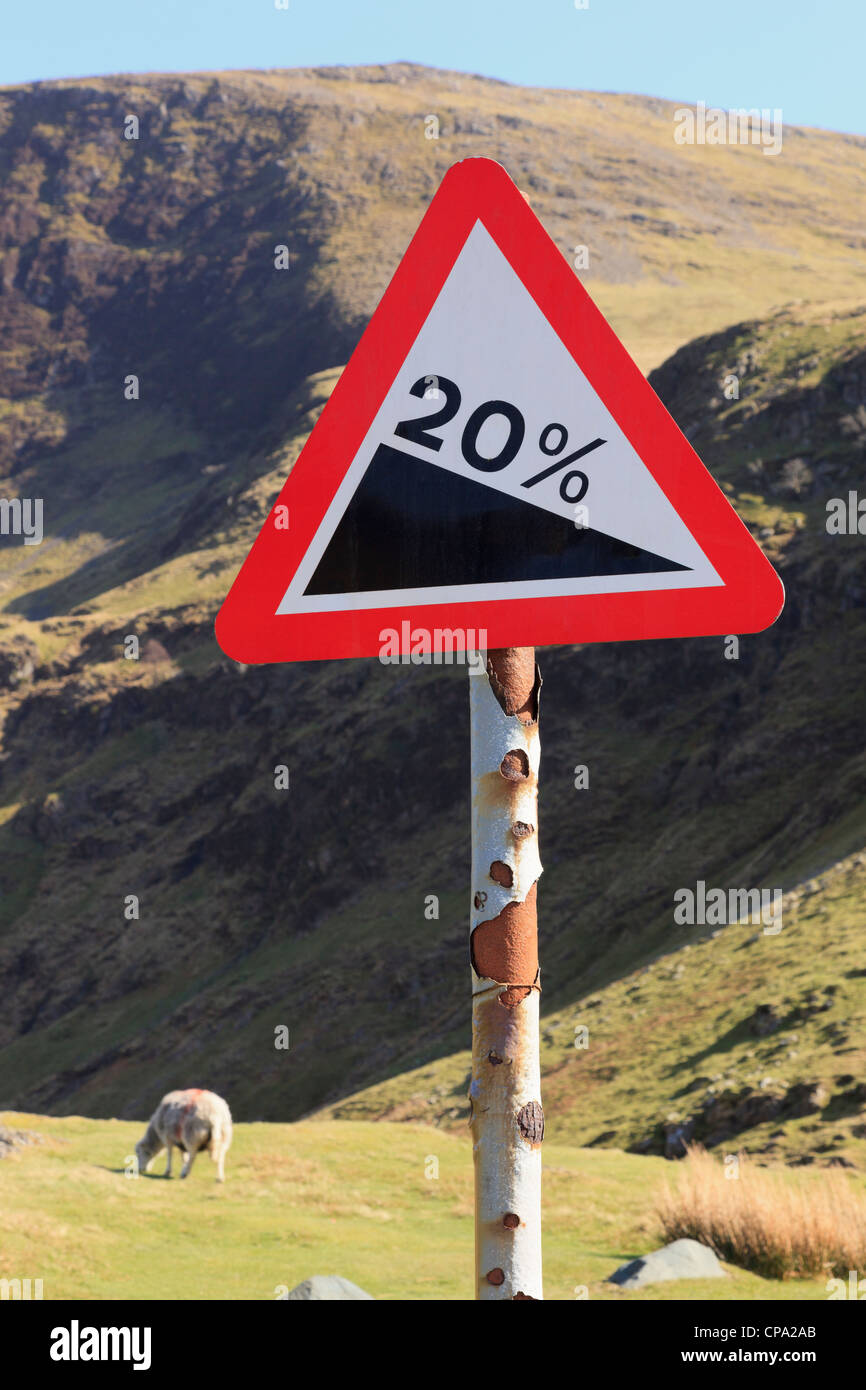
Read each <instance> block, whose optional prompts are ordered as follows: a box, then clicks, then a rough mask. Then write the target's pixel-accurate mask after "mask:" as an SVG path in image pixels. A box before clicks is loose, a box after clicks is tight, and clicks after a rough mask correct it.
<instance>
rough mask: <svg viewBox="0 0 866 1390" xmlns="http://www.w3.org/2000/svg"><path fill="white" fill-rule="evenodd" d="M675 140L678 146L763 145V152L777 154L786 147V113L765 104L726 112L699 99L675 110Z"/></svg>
mask: <svg viewBox="0 0 866 1390" xmlns="http://www.w3.org/2000/svg"><path fill="white" fill-rule="evenodd" d="M674 141H675V143H676V144H677V145H760V146H761V153H762V154H768V155H777V154H779V153H780V152H781V149H782V112H781V109H780V108H779V107H778V106H776V107H775V108H774V109H773V110H772V111H771V110H770V108H769V107H767V106H764V107H762V108H761V109H760V110H759V109H758V108H757V107H750V108H749V109H748V110H746V109H744V108H735V109H734V110H731V111H724V110H722V108H721V107H719V106H709V107H708V106H707V104H706V102H705V101H699V102H698V104H697V106H696V107H695V108H694V110H692V108H691V107H690V106H678V107H677V109H676V111H675V112H674Z"/></svg>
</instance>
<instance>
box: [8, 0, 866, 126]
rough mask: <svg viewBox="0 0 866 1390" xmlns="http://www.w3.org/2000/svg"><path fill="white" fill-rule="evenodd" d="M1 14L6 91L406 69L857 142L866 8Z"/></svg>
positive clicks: (330, 0)
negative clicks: (666, 106)
mask: <svg viewBox="0 0 866 1390" xmlns="http://www.w3.org/2000/svg"><path fill="white" fill-rule="evenodd" d="M277 2H278V0H62V2H61V0H30V2H29V3H28V2H27V0H18V3H14V0H9V3H8V4H7V5H6V7H5V12H4V15H3V20H2V39H0V83H2V84H6V83H11V82H28V81H32V80H34V79H37V78H48V77H83V76H92V75H94V74H98V73H117V72H193V71H203V70H212V69H228V68H261V67H306V66H311V65H320V64H333V63H341V64H347V63H349V64H351V63H372V62H393V61H396V60H398V59H410V60H412V61H414V62H419V63H427V64H429V65H431V66H433V67H440V68H454V69H458V70H459V71H463V72H477V73H483V74H485V75H486V76H490V77H500V78H504V79H506V80H507V81H510V82H521V83H528V84H532V85H537V86H551V87H571V88H591V89H594V90H598V91H628V92H642V93H649V94H651V95H654V96H663V97H671V98H676V99H681V100H683V101H685V102H689V103H693V102H695V101H697V100H704V101H706V102H707V103H708V104H709V105H711V106H759V107H764V106H767V107H772V108H775V107H780V108H781V110H782V114H783V118H784V120H785V121H788V122H791V123H793V124H795V125H820V126H825V127H829V128H831V129H836V130H844V131H849V132H855V133H857V134H866V95H864V93H866V78H864V69H863V64H864V52H866V3H864V0H787V3H784V2H783V0H715V2H714V0H589V8H588V9H586V10H578V9H577V8H576V6H575V0H288V9H286V10H278V9H277V8H276V3H277Z"/></svg>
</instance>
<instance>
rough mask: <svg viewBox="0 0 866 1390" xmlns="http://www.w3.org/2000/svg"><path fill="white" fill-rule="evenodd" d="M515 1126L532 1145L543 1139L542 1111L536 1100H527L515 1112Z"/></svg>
mask: <svg viewBox="0 0 866 1390" xmlns="http://www.w3.org/2000/svg"><path fill="white" fill-rule="evenodd" d="M517 1128H518V1129H519V1130H520V1133H521V1134H522V1135H523V1137H524V1139H525V1140H526V1141H527V1143H529V1144H532V1145H533V1147H535V1146H536V1145H538V1144H540V1143H541V1142H542V1140H543V1139H544V1111H543V1110H542V1108H541V1103H540V1102H539V1101H537V1100H530V1101H527V1103H526V1105H524V1106H523V1107H522V1108H521V1109H520V1110H518V1112H517Z"/></svg>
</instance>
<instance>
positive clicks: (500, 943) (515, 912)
mask: <svg viewBox="0 0 866 1390" xmlns="http://www.w3.org/2000/svg"><path fill="white" fill-rule="evenodd" d="M536 889H537V884H535V883H533V885H532V887H531V888H530V890H529V892H528V893H527V895H526V897H525V898H524V900H523V902H522V903H506V905H505V907H504V908H503V909H502V911H501V912H500V913H499V915H498V916H497V917H494V918H493V919H492V921H490V922H480V923H479V925H478V926H477V927H476V928H475V930H474V931H473V933H472V938H471V941H470V954H471V957H472V965H473V968H474V970H475V973H476V975H481V976H483V977H484V978H485V979H488V980H497V981H498V982H499V983H500V984H503V985H527V986H529V987H531V986H532V985H534V984H535V981H536V979H537V977H538V911H537V906H536Z"/></svg>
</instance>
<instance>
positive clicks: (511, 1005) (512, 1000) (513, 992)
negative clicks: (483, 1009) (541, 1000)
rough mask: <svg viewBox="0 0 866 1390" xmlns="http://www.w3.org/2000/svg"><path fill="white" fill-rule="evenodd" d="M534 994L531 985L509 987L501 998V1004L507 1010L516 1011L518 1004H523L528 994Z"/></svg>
mask: <svg viewBox="0 0 866 1390" xmlns="http://www.w3.org/2000/svg"><path fill="white" fill-rule="evenodd" d="M531 993H532V986H531V985H509V986H508V988H507V989H504V990H503V991H502V993H501V994H500V996H499V1001H498V1002H499V1003H500V1004H501V1005H502V1006H503V1008H506V1009H516V1008H517V1005H518V1004H522V1003H523V1001H524V999H525V998H526V996H527V995H528V994H531Z"/></svg>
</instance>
